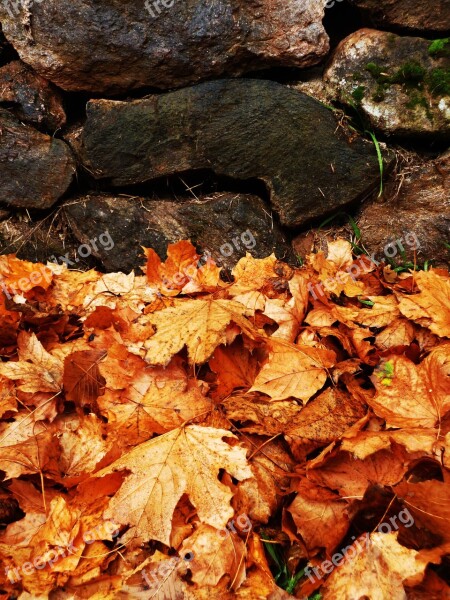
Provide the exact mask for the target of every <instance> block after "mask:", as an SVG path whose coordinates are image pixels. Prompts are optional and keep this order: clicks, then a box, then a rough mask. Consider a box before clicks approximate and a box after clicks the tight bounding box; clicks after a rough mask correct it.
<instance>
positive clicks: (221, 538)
mask: <svg viewBox="0 0 450 600" xmlns="http://www.w3.org/2000/svg"><path fill="white" fill-rule="evenodd" d="M187 552H192V553H193V555H194V557H193V559H192V561H190V562H189V569H190V571H191V572H192V581H194V582H195V583H197V584H198V585H202V586H203V585H211V586H215V585H217V584H218V583H219V581H220V580H221V579H222V578H223V577H226V578H227V580H228V582H227V583H228V587H229V588H231V589H232V590H236V589H238V588H239V587H240V585H241V584H242V583H243V581H244V579H245V555H246V551H245V544H244V542H243V541H242V540H241V539H240V538H239V537H238V536H237V535H236V534H232V533H231V532H230V531H229V530H227V531H226V533H224V532H220V531H217V529H214V528H213V527H211V526H210V525H205V524H201V525H200V526H199V527H198V529H197V530H196V531H195V532H194V533H193V534H192V535H191V536H190V537H188V538H186V539H185V540H184V542H183V545H182V547H181V555H182V556H183V555H185V554H186V553H187Z"/></svg>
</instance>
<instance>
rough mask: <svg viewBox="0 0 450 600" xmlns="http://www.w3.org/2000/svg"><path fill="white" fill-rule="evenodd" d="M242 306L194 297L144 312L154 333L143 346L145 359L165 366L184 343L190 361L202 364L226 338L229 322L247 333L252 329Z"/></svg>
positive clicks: (251, 332)
mask: <svg viewBox="0 0 450 600" xmlns="http://www.w3.org/2000/svg"><path fill="white" fill-rule="evenodd" d="M244 311H245V307H244V306H243V305H242V304H239V302H234V301H232V300H211V299H209V298H208V299H206V300H203V299H200V298H199V299H197V300H186V301H180V302H179V303H178V304H177V305H176V306H174V307H169V308H166V309H165V310H161V311H159V312H157V313H154V314H151V315H148V318H149V322H150V323H152V324H153V325H155V326H156V333H155V335H154V336H153V337H151V338H150V339H149V340H148V341H147V342H145V344H144V347H145V348H146V349H147V353H146V355H145V359H146V360H147V361H148V362H149V363H150V364H154V365H166V364H167V363H168V362H169V361H170V359H171V358H172V356H173V355H174V354H176V353H177V352H179V351H180V350H181V349H182V348H183V347H184V346H187V348H188V352H189V360H190V362H191V363H198V364H200V363H204V362H205V361H206V360H208V358H209V357H210V356H211V354H212V353H213V352H214V350H215V349H216V348H217V346H219V345H220V344H224V343H226V341H227V336H226V329H227V327H228V325H229V324H230V323H231V322H232V321H233V322H234V323H236V325H239V327H240V328H241V329H242V331H244V332H245V333H247V334H248V335H250V336H252V335H253V328H252V325H251V324H250V322H249V321H247V319H246V318H245V317H244V316H243V313H244Z"/></svg>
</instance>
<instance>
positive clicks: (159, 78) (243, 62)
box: [0, 0, 328, 94]
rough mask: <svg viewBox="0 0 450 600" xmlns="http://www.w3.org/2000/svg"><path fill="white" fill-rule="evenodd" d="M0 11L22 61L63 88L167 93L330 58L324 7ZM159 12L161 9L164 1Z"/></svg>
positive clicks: (36, 5) (227, 0) (81, 5)
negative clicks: (220, 78)
mask: <svg viewBox="0 0 450 600" xmlns="http://www.w3.org/2000/svg"><path fill="white" fill-rule="evenodd" d="M12 4H13V3H12V2H10V3H4V4H1V3H0V21H1V22H2V26H3V31H4V33H5V35H6V37H7V38H8V40H9V41H10V42H11V43H12V44H13V45H14V47H15V49H16V50H17V51H18V53H19V55H20V57H21V58H22V60H24V62H26V63H28V64H29V65H31V66H32V67H33V68H34V69H35V70H36V71H37V72H38V73H39V74H41V75H42V76H43V77H45V78H46V79H49V80H50V81H53V82H54V83H56V84H57V85H59V86H60V87H61V88H63V89H65V90H86V91H90V92H99V93H109V94H116V93H121V92H124V91H127V90H131V89H136V88H141V87H148V86H152V87H157V88H161V89H167V88H174V87H179V86H182V85H186V84H189V83H193V82H197V81H200V80H202V79H205V78H210V77H218V76H220V75H222V74H225V73H226V74H241V73H243V72H245V71H248V70H256V69H260V68H266V67H270V66H298V67H307V66H310V65H313V64H316V63H318V62H319V61H320V60H321V59H322V58H323V57H324V56H325V55H326V54H327V51H328V36H327V34H326V32H325V30H324V28H323V25H322V18H323V14H324V5H325V0H302V1H301V2H300V1H299V0H270V1H269V0H246V1H245V2H242V0H215V1H214V2H205V0H190V1H189V2H185V1H182V0H175V1H174V2H172V3H171V4H172V6H170V7H168V8H165V7H164V6H163V4H162V2H161V0H127V1H126V2H124V1H123V0H70V1H67V2H61V0H45V1H44V2H25V1H24V2H15V3H14V7H12V6H11V5H12ZM166 4H167V3H166Z"/></svg>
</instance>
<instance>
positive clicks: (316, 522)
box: [287, 479, 350, 554]
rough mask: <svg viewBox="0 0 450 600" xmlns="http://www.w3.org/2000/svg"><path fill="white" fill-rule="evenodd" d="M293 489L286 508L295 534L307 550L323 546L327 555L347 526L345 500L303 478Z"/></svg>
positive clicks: (346, 505) (335, 545)
mask: <svg viewBox="0 0 450 600" xmlns="http://www.w3.org/2000/svg"><path fill="white" fill-rule="evenodd" d="M294 489H295V491H296V492H297V495H296V497H295V498H294V500H293V501H292V503H291V504H290V505H289V506H288V507H287V510H288V512H289V513H290V514H291V515H292V518H293V520H294V523H295V525H296V527H297V531H298V533H299V534H300V535H301V536H302V539H303V541H304V542H305V544H306V547H307V548H308V550H309V551H310V552H312V551H314V550H318V549H319V548H325V549H326V551H327V554H330V553H331V552H332V550H333V549H334V548H336V547H337V546H338V544H339V543H340V542H341V541H342V539H343V538H344V536H345V534H346V533H347V530H348V528H349V525H350V521H349V517H348V513H347V509H348V503H347V502H346V501H345V500H341V499H340V498H339V496H338V495H337V494H335V493H333V492H331V491H330V490H327V489H326V488H322V487H319V486H316V485H314V484H312V483H311V482H309V481H308V480H306V479H303V480H301V481H299V482H298V484H297V485H296V486H295V488H294ZM293 491H294V490H293Z"/></svg>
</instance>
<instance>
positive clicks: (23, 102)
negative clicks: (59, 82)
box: [0, 60, 66, 133]
mask: <svg viewBox="0 0 450 600" xmlns="http://www.w3.org/2000/svg"><path fill="white" fill-rule="evenodd" d="M0 102H1V103H8V105H11V106H10V108H11V110H12V111H13V112H14V114H15V115H16V116H17V118H19V119H20V120H22V121H26V122H27V123H30V124H32V125H35V126H37V127H43V128H45V129H48V130H49V132H51V133H53V132H54V131H56V130H57V129H59V128H60V127H62V126H63V125H64V124H65V123H66V114H65V112H64V108H63V101H62V97H61V94H60V92H59V91H58V89H57V88H55V86H53V85H52V84H51V83H49V82H48V81H46V80H45V79H44V78H43V77H41V76H40V75H36V74H35V73H33V71H32V70H31V69H30V68H29V67H28V66H27V65H25V64H24V63H23V62H21V61H20V60H15V61H13V62H10V63H8V64H7V65H5V66H4V67H2V68H1V69H0Z"/></svg>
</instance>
